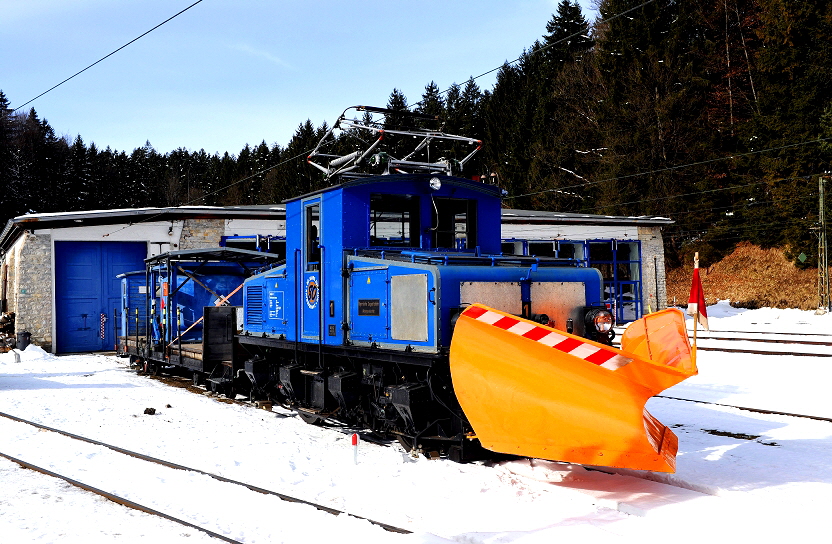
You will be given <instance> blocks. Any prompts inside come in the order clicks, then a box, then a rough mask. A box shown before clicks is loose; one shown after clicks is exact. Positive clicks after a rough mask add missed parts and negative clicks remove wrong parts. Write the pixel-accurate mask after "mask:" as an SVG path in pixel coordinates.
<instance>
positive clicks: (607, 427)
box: [450, 304, 696, 472]
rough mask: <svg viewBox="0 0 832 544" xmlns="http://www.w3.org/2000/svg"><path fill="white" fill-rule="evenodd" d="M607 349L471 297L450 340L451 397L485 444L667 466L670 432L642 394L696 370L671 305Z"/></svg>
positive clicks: (576, 459) (553, 456) (587, 460)
mask: <svg viewBox="0 0 832 544" xmlns="http://www.w3.org/2000/svg"><path fill="white" fill-rule="evenodd" d="M621 341H622V347H623V348H624V349H621V350H619V349H616V348H613V347H611V346H606V345H603V344H599V343H596V342H592V341H589V340H586V339H584V338H581V337H579V336H574V335H571V334H568V333H566V332H563V331H560V330H557V329H553V328H550V327H546V326H544V325H540V324H538V323H535V322H533V321H527V320H525V319H522V318H519V317H516V316H513V315H510V314H506V313H504V312H500V311H498V310H494V309H491V308H488V307H486V306H483V305H480V304H474V305H471V306H469V307H468V308H466V309H465V311H464V312H463V313H462V314H461V315H460V317H459V319H458V320H457V323H456V325H455V328H454V334H453V338H452V340H451V352H450V364H451V376H452V379H453V383H454V390H455V391H456V395H457V398H458V399H459V403H460V405H461V406H462V409H463V411H464V412H465V415H466V416H467V417H468V421H469V422H470V423H471V426H472V427H473V429H474V433H475V434H476V436H477V438H478V439H479V440H480V442H481V443H482V445H483V446H484V447H485V448H487V449H489V450H492V451H495V452H500V453H508V454H515V455H522V456H527V457H537V458H542V459H550V460H555V461H566V462H570V463H580V464H586V465H598V466H608V467H622V468H631V469H637V470H654V471H658V472H674V471H675V467H676V451H677V446H678V440H677V438H676V435H675V434H673V432H672V431H671V430H670V429H668V428H667V427H666V426H664V425H663V424H662V423H660V422H659V421H658V420H657V419H656V418H654V417H653V416H651V415H650V414H649V413H648V412H647V410H645V408H644V405H645V404H646V402H647V399H649V398H650V397H651V396H653V395H655V394H657V393H659V392H660V391H663V390H664V389H666V388H668V387H670V386H671V385H674V384H676V383H679V382H681V381H682V380H684V379H686V378H688V377H689V376H692V375H694V374H696V367H695V365H694V363H693V362H692V360H691V358H690V344H689V343H688V337H687V331H686V330H685V319H684V316H683V315H682V313H681V311H679V310H675V309H674V310H664V311H662V312H657V313H654V314H650V315H648V316H646V317H644V318H642V319H641V320H639V321H638V322H636V323H633V324H631V325H630V327H629V328H628V329H627V332H626V333H625V334H624V335H623V336H622V340H621Z"/></svg>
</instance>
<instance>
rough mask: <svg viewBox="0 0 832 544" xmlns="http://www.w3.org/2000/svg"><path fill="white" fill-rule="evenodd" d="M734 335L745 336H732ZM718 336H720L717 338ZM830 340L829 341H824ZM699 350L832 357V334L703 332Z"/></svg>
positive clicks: (617, 342)
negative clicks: (750, 345)
mask: <svg viewBox="0 0 832 544" xmlns="http://www.w3.org/2000/svg"><path fill="white" fill-rule="evenodd" d="M623 332H624V329H616V333H617V334H618V336H617V337H616V341H614V342H613V345H614V346H615V347H621V342H620V336H621V333H623ZM732 334H737V335H745V336H730V335H732ZM717 335H718V336H717ZM748 335H757V336H761V337H757V338H755V337H752V336H748ZM769 335H781V336H790V337H797V338H769V337H768V336H769ZM801 337H813V339H805V338H801ZM688 338H689V339H691V340H693V334H688ZM823 338H829V340H823ZM703 342H705V343H710V342H715V343H717V344H720V343H726V345H724V346H723V345H707V344H706V345H703ZM732 342H751V343H757V344H762V345H771V346H781V345H796V346H819V347H826V348H829V349H828V350H826V351H817V352H815V351H785V350H777V349H751V348H748V347H731V346H730V343H732ZM696 349H697V350H699V351H717V352H723V353H750V354H754V355H792V356H797V357H832V334H816V333H786V332H779V333H778V332H755V331H702V332H699V333H697V347H696Z"/></svg>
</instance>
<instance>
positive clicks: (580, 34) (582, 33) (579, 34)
mask: <svg viewBox="0 0 832 544" xmlns="http://www.w3.org/2000/svg"><path fill="white" fill-rule="evenodd" d="M655 1H656V0H647V1H646V2H642V3H641V4H639V5H637V6H634V7H631V8H630V9H628V10H625V11H622V12H621V13H617V14H615V15H613V16H611V17H609V18H608V19H598V20H596V21H595V26H596V27H597V26H599V25H603V24H606V23H609V22H612V21H614V20H616V19H618V18H619V17H623V16H624V15H627V14H628V13H630V12H631V11H635V10H637V9H640V8H643V7H644V6H646V5H648V4H652V3H653V2H655ZM587 31H588V29H587V30H582V31H578V32H575V33H574V34H570V35H569V36H566V37H565V38H561V39H559V40H558V41H556V42H552V43H548V44H546V45H544V46H541V47H539V48H538V49H535V50H532V51H529V53H528V55H529V56H532V55H536V54H538V53H540V52H542V51H545V50H547V49H549V48H550V47H554V46H556V45H559V44H562V43H563V42H565V41H568V40H571V39H572V38H578V37H583V36H585V35H586V32H587ZM521 60H523V56H522V55H521V56H519V57H517V58H516V59H514V60H512V61H506V62H504V63H503V64H501V65H500V66H497V67H496V68H492V69H491V70H488V71H487V72H483V73H481V74H480V75H478V76H475V77H470V78H468V79H467V80H466V81H475V80H477V79H479V78H481V77H485V76H487V75H488V74H492V73H494V72H496V71H497V70H499V69H500V68H502V67H503V66H505V65H506V64H515V63H518V62H520V61H521ZM451 88H452V87H448V88H447V89H445V90H444V91H442V92H441V93H439V94H440V95H442V94H448V93H449V92H450V91H451ZM421 104H422V101H421V100H420V101H419V102H414V103H413V104H410V105H409V106H408V109H409V108H412V107H414V106H418V105H421Z"/></svg>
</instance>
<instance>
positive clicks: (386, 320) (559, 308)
mask: <svg viewBox="0 0 832 544" xmlns="http://www.w3.org/2000/svg"><path fill="white" fill-rule="evenodd" d="M286 218H287V219H286V231H287V237H286V262H285V263H284V264H282V265H280V266H277V267H275V268H272V269H270V270H267V271H265V272H262V273H260V274H257V275H255V276H253V277H251V278H249V279H247V280H246V281H245V286H244V288H243V324H242V333H241V334H240V335H238V336H237V341H238V343H239V351H240V352H242V353H246V354H247V355H250V356H249V357H246V360H245V362H244V371H245V374H246V375H247V376H248V377H249V379H250V380H251V382H252V386H253V396H255V397H257V396H260V397H268V398H271V399H274V400H279V401H280V402H282V403H285V404H289V405H291V406H292V407H294V408H295V409H296V410H297V411H298V413H299V414H300V415H301V417H303V418H304V420H306V421H308V422H310V423H314V422H320V421H323V420H325V419H328V418H334V419H337V420H340V421H343V422H345V423H352V424H359V425H364V426H367V427H369V428H371V429H373V430H375V431H377V432H380V433H386V434H391V433H392V434H395V435H396V436H397V437H399V438H400V439H401V440H402V442H404V443H405V444H406V445H408V447H411V446H414V445H415V446H417V447H419V449H421V450H423V451H436V452H439V453H441V452H447V453H450V454H451V455H452V456H454V457H460V458H465V457H467V455H466V454H465V452H463V451H462V449H461V448H462V447H463V446H464V445H465V444H466V443H467V442H466V441H464V440H462V438H463V437H464V436H465V434H466V433H470V432H471V429H470V428H468V427H467V425H466V422H465V417H464V414H463V413H462V411H461V410H460V409H459V406H458V405H457V403H456V401H455V399H454V396H453V394H452V386H451V376H450V373H449V366H448V353H449V346H450V345H451V339H452V336H453V331H454V322H455V319H456V318H457V316H458V315H459V313H460V312H461V311H462V310H463V309H464V308H465V307H467V306H468V305H470V304H472V303H481V304H486V305H488V306H489V307H493V308H496V309H499V310H503V311H505V312H508V313H510V314H515V315H518V316H521V317H524V318H527V319H529V320H533V321H536V322H540V323H543V324H545V325H548V326H550V327H555V328H560V329H562V330H564V331H566V332H569V333H574V334H578V335H582V336H585V337H587V338H591V339H596V340H598V341H602V342H605V343H609V341H610V336H611V324H612V316H611V314H610V312H609V311H608V310H607V309H606V308H605V307H604V305H603V304H602V303H601V296H602V293H601V289H602V285H603V282H602V277H601V274H600V272H599V271H598V270H596V269H592V268H580V267H577V266H576V265H575V263H574V262H573V261H570V260H560V259H544V258H531V257H520V256H513V255H509V256H504V255H500V253H499V251H500V190H499V189H498V188H496V187H494V186H491V185H486V184H483V183H480V182H477V181H471V180H467V179H462V178H458V177H451V176H447V175H434V174H431V173H428V174H420V173H415V174H398V175H386V176H376V177H366V178H358V179H354V180H350V181H347V182H344V183H341V184H339V185H335V186H331V187H328V188H326V189H323V190H320V191H317V192H314V193H311V194H307V195H303V196H300V197H298V198H295V199H292V200H290V201H289V202H287V204H286ZM428 444H429V446H428ZM470 447H471V445H470V444H469V448H470Z"/></svg>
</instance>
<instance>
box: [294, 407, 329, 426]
mask: <svg viewBox="0 0 832 544" xmlns="http://www.w3.org/2000/svg"><path fill="white" fill-rule="evenodd" d="M297 414H298V416H299V417H300V418H301V419H302V420H303V422H304V423H308V424H309V425H320V424H322V423H323V422H324V420H323V419H321V418H320V417H318V416H316V415H315V414H310V413H309V412H304V411H302V410H297Z"/></svg>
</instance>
